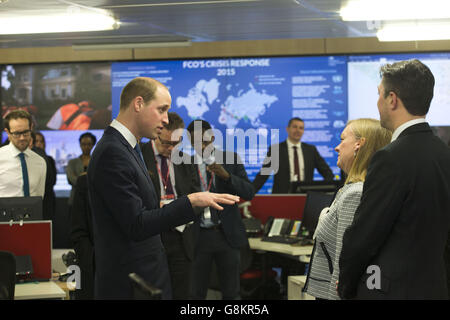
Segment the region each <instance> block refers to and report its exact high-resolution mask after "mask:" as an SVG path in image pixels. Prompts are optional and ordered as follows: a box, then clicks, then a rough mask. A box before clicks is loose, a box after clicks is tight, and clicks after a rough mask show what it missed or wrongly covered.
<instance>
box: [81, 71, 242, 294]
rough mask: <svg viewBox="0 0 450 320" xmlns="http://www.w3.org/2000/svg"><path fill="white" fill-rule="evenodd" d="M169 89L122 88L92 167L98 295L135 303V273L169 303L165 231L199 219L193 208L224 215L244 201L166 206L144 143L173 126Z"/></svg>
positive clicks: (210, 196)
mask: <svg viewBox="0 0 450 320" xmlns="http://www.w3.org/2000/svg"><path fill="white" fill-rule="evenodd" d="M171 102H172V99H171V96H170V93H169V90H168V89H167V88H166V87H165V86H164V85H163V84H161V83H160V82H158V81H156V80H154V79H152V78H144V77H140V78H135V79H133V80H131V81H130V82H129V83H128V84H127V85H126V86H125V87H124V88H123V90H122V93H121V96H120V111H119V115H118V116H117V118H116V119H114V120H113V122H112V123H111V125H110V126H109V127H108V128H107V129H106V130H105V133H104V134H103V137H102V139H101V140H100V141H99V143H98V144H97V147H96V148H95V150H94V152H93V154H92V158H91V161H90V163H89V168H88V173H87V174H88V192H89V203H90V207H91V210H92V218H93V231H94V246H95V297H96V298H97V299H131V298H133V291H132V285H131V283H130V281H129V279H128V275H129V274H130V273H136V274H137V275H139V276H140V277H142V278H143V279H144V280H145V281H146V282H148V283H149V284H150V285H152V286H153V287H156V288H159V289H161V290H162V298H163V299H170V298H171V289H170V277H169V272H168V267H167V259H166V255H165V252H164V248H163V245H162V243H161V237H160V235H159V234H160V233H161V232H162V231H165V230H169V229H171V228H174V227H176V226H179V225H182V224H185V223H188V222H190V221H193V220H194V219H196V215H195V213H194V210H193V207H209V206H212V207H214V208H216V209H219V210H222V209H223V208H222V207H221V206H220V205H219V204H218V203H225V204H233V203H235V202H236V201H237V200H238V197H236V196H232V195H226V194H225V195H220V194H215V193H206V192H200V193H192V194H189V195H187V196H183V197H179V198H178V199H176V200H174V201H173V202H171V203H170V204H168V205H166V206H164V207H163V208H160V205H159V200H158V195H157V194H156V192H155V188H154V186H153V183H152V181H151V179H150V176H149V174H148V170H147V168H146V166H145V163H144V160H143V157H142V152H141V150H140V148H139V143H138V142H139V141H140V139H141V138H142V137H147V138H150V139H155V138H157V137H158V135H159V134H161V131H162V129H163V127H164V125H165V124H167V123H168V118H167V112H168V110H169V108H170V104H171Z"/></svg>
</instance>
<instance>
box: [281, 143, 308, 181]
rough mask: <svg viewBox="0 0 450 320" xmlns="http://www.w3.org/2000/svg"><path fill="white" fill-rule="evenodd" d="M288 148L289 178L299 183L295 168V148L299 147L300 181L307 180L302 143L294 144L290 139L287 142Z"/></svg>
mask: <svg viewBox="0 0 450 320" xmlns="http://www.w3.org/2000/svg"><path fill="white" fill-rule="evenodd" d="M286 142H287V147H288V155H289V177H290V181H298V180H297V175H296V174H295V166H294V148H293V147H297V154H298V163H299V169H300V181H303V180H305V170H304V159H303V152H302V143H301V142H300V141H299V142H298V143H296V144H294V143H292V142H291V141H289V139H287V140H286Z"/></svg>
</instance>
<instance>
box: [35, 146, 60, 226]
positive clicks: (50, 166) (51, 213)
mask: <svg viewBox="0 0 450 320" xmlns="http://www.w3.org/2000/svg"><path fill="white" fill-rule="evenodd" d="M31 150H33V151H34V152H36V153H37V154H38V155H40V156H41V157H42V158H44V160H45V163H46V164H47V173H46V177H45V193H44V198H43V200H42V211H43V218H44V220H53V219H54V218H55V206H56V197H55V191H54V190H53V187H54V186H55V184H56V164H55V159H53V158H52V157H50V156H49V155H47V154H46V153H45V151H44V150H43V149H41V148H37V147H33V148H31Z"/></svg>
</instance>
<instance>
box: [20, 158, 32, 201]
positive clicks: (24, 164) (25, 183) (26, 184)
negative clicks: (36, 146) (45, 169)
mask: <svg viewBox="0 0 450 320" xmlns="http://www.w3.org/2000/svg"><path fill="white" fill-rule="evenodd" d="M19 158H20V164H21V165H22V179H23V195H24V196H25V197H29V196H30V184H29V181H28V168H27V162H26V161H25V154H24V153H23V152H21V153H19Z"/></svg>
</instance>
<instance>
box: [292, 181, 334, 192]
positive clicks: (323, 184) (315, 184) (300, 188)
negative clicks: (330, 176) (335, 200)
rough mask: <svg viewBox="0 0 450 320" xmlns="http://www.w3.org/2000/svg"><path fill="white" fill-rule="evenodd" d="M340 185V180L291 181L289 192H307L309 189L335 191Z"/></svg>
mask: <svg viewBox="0 0 450 320" xmlns="http://www.w3.org/2000/svg"><path fill="white" fill-rule="evenodd" d="M340 186H341V180H317V181H309V182H304V181H301V182H300V181H299V182H291V189H290V193H307V192H309V191H317V192H331V193H335V192H336V191H337V190H338V189H339V187H340Z"/></svg>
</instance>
